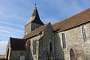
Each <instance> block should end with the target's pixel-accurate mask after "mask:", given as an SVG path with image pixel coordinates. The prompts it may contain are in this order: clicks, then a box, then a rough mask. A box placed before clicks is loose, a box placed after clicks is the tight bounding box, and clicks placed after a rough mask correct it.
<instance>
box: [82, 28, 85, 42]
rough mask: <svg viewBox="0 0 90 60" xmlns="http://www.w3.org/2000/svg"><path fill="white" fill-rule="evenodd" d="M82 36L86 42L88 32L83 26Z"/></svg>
mask: <svg viewBox="0 0 90 60" xmlns="http://www.w3.org/2000/svg"><path fill="white" fill-rule="evenodd" d="M82 36H83V40H84V41H85V40H86V31H85V27H84V26H82Z"/></svg>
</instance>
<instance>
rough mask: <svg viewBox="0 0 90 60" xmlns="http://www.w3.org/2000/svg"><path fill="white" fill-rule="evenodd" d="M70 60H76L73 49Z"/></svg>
mask: <svg viewBox="0 0 90 60" xmlns="http://www.w3.org/2000/svg"><path fill="white" fill-rule="evenodd" d="M70 60H76V58H75V53H74V51H73V49H71V50H70Z"/></svg>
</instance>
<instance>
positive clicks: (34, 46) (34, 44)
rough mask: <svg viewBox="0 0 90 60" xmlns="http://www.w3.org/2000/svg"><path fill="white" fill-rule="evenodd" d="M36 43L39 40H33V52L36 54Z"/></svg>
mask: <svg viewBox="0 0 90 60" xmlns="http://www.w3.org/2000/svg"><path fill="white" fill-rule="evenodd" d="M36 43H37V41H36V40H34V41H33V54H36Z"/></svg>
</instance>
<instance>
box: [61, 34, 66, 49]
mask: <svg viewBox="0 0 90 60" xmlns="http://www.w3.org/2000/svg"><path fill="white" fill-rule="evenodd" d="M62 43H63V48H66V41H65V33H62Z"/></svg>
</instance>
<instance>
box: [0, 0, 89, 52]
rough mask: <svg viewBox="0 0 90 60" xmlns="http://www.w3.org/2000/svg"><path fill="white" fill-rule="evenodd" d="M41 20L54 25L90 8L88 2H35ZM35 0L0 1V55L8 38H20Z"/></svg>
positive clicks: (51, 0) (77, 0)
mask: <svg viewBox="0 0 90 60" xmlns="http://www.w3.org/2000/svg"><path fill="white" fill-rule="evenodd" d="M36 1H37V9H38V12H39V15H40V18H41V20H42V21H43V22H44V23H45V24H46V23H49V22H51V23H55V22H58V21H62V20H64V19H66V18H69V17H71V16H73V15H75V14H77V13H79V12H81V11H84V10H86V9H88V8H90V0H36ZM34 2H35V0H0V54H5V53H6V47H7V44H8V41H9V38H10V37H16V38H22V37H23V36H24V26H25V24H26V22H27V21H28V20H29V18H30V16H31V14H32V10H33V8H34Z"/></svg>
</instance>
